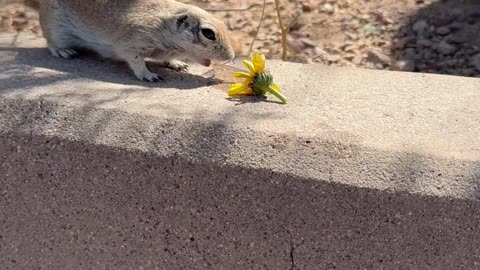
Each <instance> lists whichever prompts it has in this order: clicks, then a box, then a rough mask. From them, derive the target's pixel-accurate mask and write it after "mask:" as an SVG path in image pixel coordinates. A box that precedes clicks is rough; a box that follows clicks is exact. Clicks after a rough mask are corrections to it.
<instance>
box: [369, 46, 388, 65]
mask: <svg viewBox="0 0 480 270" xmlns="http://www.w3.org/2000/svg"><path fill="white" fill-rule="evenodd" d="M367 62H370V63H372V64H375V66H378V65H382V66H388V65H390V57H389V56H388V55H386V54H384V53H383V52H381V51H378V50H375V49H370V50H368V55H367Z"/></svg>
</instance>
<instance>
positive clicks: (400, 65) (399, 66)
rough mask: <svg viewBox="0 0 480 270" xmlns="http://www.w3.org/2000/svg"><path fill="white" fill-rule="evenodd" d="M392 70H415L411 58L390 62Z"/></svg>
mask: <svg viewBox="0 0 480 270" xmlns="http://www.w3.org/2000/svg"><path fill="white" fill-rule="evenodd" d="M392 70H397V71H407V72H413V71H415V62H414V61H413V60H411V59H406V60H399V61H396V62H395V63H393V64H392Z"/></svg>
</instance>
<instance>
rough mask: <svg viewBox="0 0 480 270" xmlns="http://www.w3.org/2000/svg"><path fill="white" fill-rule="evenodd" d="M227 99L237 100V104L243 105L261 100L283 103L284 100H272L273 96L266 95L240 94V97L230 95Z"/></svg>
mask: <svg viewBox="0 0 480 270" xmlns="http://www.w3.org/2000/svg"><path fill="white" fill-rule="evenodd" d="M273 98H274V97H273ZM226 100H229V101H232V102H235V105H236V106H238V105H243V104H246V103H260V102H267V103H278V104H282V102H280V101H277V100H272V99H271V98H270V99H269V98H268V97H266V96H238V97H228V98H226Z"/></svg>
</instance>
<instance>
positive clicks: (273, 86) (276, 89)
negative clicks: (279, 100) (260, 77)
mask: <svg viewBox="0 0 480 270" xmlns="http://www.w3.org/2000/svg"><path fill="white" fill-rule="evenodd" d="M271 87H272V89H273V90H275V91H277V92H279V93H281V92H282V89H280V87H278V85H276V84H272V85H271Z"/></svg>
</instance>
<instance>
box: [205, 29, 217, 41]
mask: <svg viewBox="0 0 480 270" xmlns="http://www.w3.org/2000/svg"><path fill="white" fill-rule="evenodd" d="M202 35H203V36H204V37H206V38H208V39H210V40H215V33H214V32H213V30H212V29H209V28H202Z"/></svg>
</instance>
